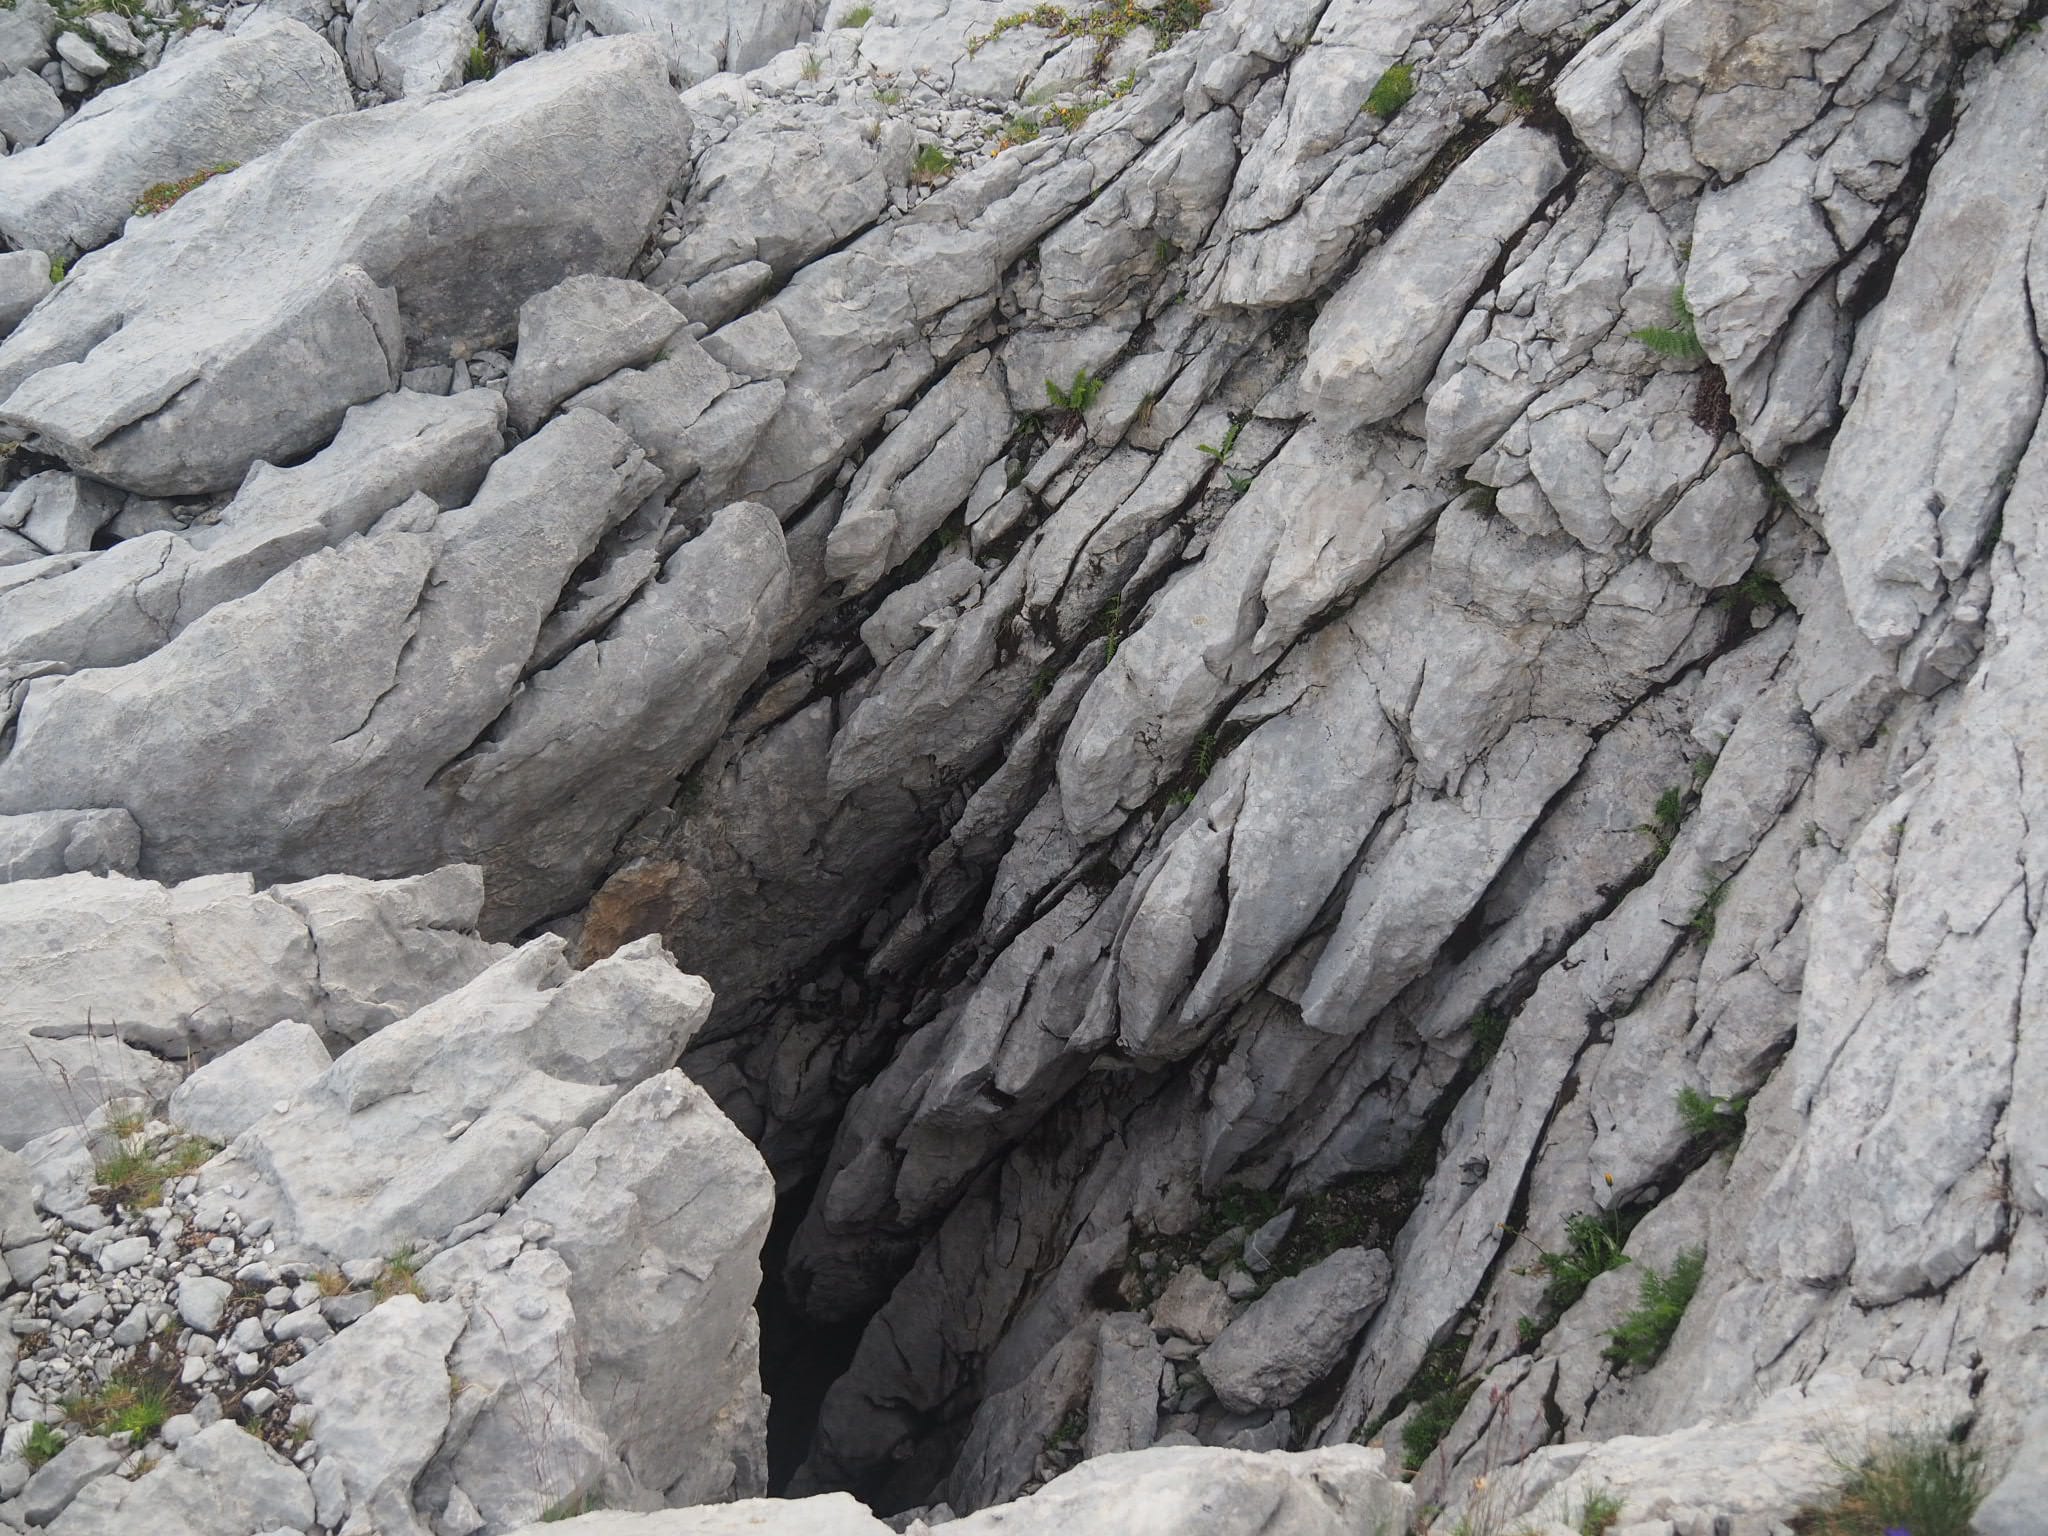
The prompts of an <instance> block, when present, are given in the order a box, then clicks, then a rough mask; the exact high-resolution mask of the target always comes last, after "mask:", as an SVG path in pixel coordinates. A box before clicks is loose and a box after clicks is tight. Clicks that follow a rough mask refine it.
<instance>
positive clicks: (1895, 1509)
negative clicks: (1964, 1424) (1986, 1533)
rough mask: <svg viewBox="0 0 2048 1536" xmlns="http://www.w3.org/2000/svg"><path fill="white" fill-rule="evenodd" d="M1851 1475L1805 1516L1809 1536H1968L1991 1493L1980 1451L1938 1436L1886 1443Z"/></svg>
mask: <svg viewBox="0 0 2048 1536" xmlns="http://www.w3.org/2000/svg"><path fill="white" fill-rule="evenodd" d="M1848 1471H1849V1475H1848V1477H1847V1479H1846V1480H1845V1481H1844V1482H1843V1484H1842V1489H1841V1492H1840V1493H1838V1494H1836V1495H1835V1497H1834V1499H1833V1500H1832V1501H1831V1502H1830V1503H1828V1504H1826V1505H1823V1506H1821V1507H1820V1508H1817V1509H1810V1510H1807V1511H1805V1512H1804V1514H1803V1515H1802V1517H1801V1519H1800V1521H1799V1522H1798V1523H1799V1528H1800V1529H1801V1530H1802V1531H1805V1532H1807V1533H1808V1536H1864V1533H1865V1532H1872V1533H1877V1532H1892V1531H1905V1532H1909V1533H1910V1536H1970V1517H1971V1516H1972V1515H1974V1514H1976V1512H1977V1506H1978V1505H1979V1504H1981V1503H1983V1502H1984V1495H1985V1494H1986V1493H1987V1492H1989V1491H1990V1488H1989V1483H1990V1478H1989V1477H1988V1476H1987V1474H1986V1472H1985V1470H1984V1459H1983V1454H1982V1452H1980V1451H1977V1450H1975V1449H1974V1448H1972V1447H1970V1446H1965V1445H1958V1444H1956V1443H1955V1442H1954V1441H1953V1440H1950V1439H1947V1438H1946V1437H1944V1436H1940V1435H1931V1434H1930V1435H1920V1436H1911V1437H1906V1438H1901V1439H1896V1440H1892V1441H1888V1442H1886V1443H1885V1444H1883V1445H1880V1446H1879V1447H1877V1448H1876V1449H1875V1450H1873V1451H1872V1452H1871V1453H1870V1454H1869V1455H1868V1456H1866V1457H1864V1459H1863V1460H1862V1461H1860V1462H1858V1463H1857V1464H1856V1465H1855V1466H1853V1467H1851V1468H1849V1469H1848Z"/></svg>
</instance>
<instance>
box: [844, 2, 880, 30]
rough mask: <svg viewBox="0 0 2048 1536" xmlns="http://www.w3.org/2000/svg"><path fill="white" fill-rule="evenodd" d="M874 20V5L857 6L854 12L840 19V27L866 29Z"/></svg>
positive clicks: (851, 11) (849, 12)
mask: <svg viewBox="0 0 2048 1536" xmlns="http://www.w3.org/2000/svg"><path fill="white" fill-rule="evenodd" d="M874 19H875V8H874V7H873V6H872V5H856V6H855V7H854V8H853V9H852V10H850V11H848V12H847V13H846V14H845V15H844V16H842V17H840V18H839V25H840V26H842V27H864V26H866V25H867V24H868V23H869V22H871V21H873V20H874Z"/></svg>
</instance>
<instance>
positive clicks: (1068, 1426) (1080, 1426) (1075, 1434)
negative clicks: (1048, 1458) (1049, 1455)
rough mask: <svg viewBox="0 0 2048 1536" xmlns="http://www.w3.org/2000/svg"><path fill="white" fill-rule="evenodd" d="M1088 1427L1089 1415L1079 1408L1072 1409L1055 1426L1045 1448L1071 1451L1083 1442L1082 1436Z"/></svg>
mask: <svg viewBox="0 0 2048 1536" xmlns="http://www.w3.org/2000/svg"><path fill="white" fill-rule="evenodd" d="M1087 1429H1088V1415H1087V1414H1086V1413H1085V1412H1083V1411H1082V1410H1081V1409H1079V1408H1074V1409H1070V1410H1068V1412H1067V1414H1066V1416H1065V1417H1064V1418H1062V1419H1061V1420H1060V1421H1059V1423H1058V1424H1056V1425H1055V1426H1053V1432H1052V1434H1051V1435H1050V1436H1048V1437H1047V1439H1046V1442H1045V1448H1046V1449H1047V1450H1048V1451H1070V1450H1072V1449H1073V1448H1074V1447H1075V1446H1077V1445H1079V1444H1080V1443H1081V1436H1082V1435H1083V1434H1084V1433H1086V1431H1087Z"/></svg>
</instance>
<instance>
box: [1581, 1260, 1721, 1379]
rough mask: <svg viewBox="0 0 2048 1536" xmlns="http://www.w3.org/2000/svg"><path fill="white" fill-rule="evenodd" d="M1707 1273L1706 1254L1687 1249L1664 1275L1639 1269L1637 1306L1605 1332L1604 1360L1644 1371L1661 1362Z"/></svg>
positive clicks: (1651, 1270)
mask: <svg viewBox="0 0 2048 1536" xmlns="http://www.w3.org/2000/svg"><path fill="white" fill-rule="evenodd" d="M1706 1270H1707V1250H1706V1249H1704V1248H1688V1249H1687V1250H1686V1251H1685V1252H1684V1253H1681V1254H1680V1255H1679V1256H1678V1258H1677V1259H1676V1260H1675V1261H1673V1263H1672V1265H1671V1268H1670V1269H1669V1270H1668V1271H1667V1272H1665V1273H1662V1274H1660V1273H1658V1271H1656V1270H1654V1269H1651V1268H1649V1267H1648V1266H1647V1265H1646V1266H1644V1269H1643V1283H1642V1290H1641V1292H1640V1293H1639V1296H1640V1302H1639V1304H1638V1306H1637V1307H1636V1309H1635V1310H1634V1311H1633V1312H1631V1313H1629V1314H1628V1316H1626V1317H1624V1318H1623V1319H1622V1320H1621V1321H1620V1323H1618V1324H1617V1325H1616V1326H1615V1327H1613V1328H1612V1329H1610V1330H1609V1331H1608V1338H1609V1340H1610V1342H1609V1343H1608V1345H1607V1349H1606V1351H1605V1353H1606V1355H1607V1358H1608V1359H1609V1360H1612V1361H1613V1362H1614V1363H1615V1364H1617V1365H1633V1366H1636V1367H1638V1368H1639V1369H1647V1368H1648V1367H1650V1366H1653V1365H1655V1364H1656V1363H1657V1362H1658V1361H1659V1360H1661V1359H1663V1358H1664V1351H1665V1349H1666V1348H1667V1347H1668V1346H1669V1345H1670V1343H1671V1336H1672V1335H1673V1334H1675V1333H1676V1332H1678V1321H1679V1319H1680V1318H1682V1317H1684V1316H1685V1309H1686V1308H1687V1307H1688V1306H1690V1305H1691V1304H1692V1298H1693V1292H1695V1291H1697V1290H1698V1289H1699V1288H1700V1277H1701V1276H1702V1275H1703V1274H1705V1273H1706Z"/></svg>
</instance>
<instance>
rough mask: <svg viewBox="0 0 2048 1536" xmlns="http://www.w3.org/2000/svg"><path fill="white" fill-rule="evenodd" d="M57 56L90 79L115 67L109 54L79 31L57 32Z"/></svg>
mask: <svg viewBox="0 0 2048 1536" xmlns="http://www.w3.org/2000/svg"><path fill="white" fill-rule="evenodd" d="M57 57H58V58H59V59H61V60H63V61H64V63H65V64H67V65H69V66H70V67H71V68H72V69H75V70H77V71H78V73H79V74H81V75H83V76H84V77H85V78H86V79H88V80H97V79H99V77H100V76H101V75H104V74H105V73H106V72H107V71H108V70H109V69H112V68H113V65H112V64H110V63H109V62H108V61H107V56H106V55H105V54H103V53H101V52H100V51H99V49H97V48H95V47H93V45H92V44H91V43H90V42H88V41H87V40H86V38H85V36H84V35H83V34H82V33H78V32H59V33H58V34H57Z"/></svg>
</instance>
